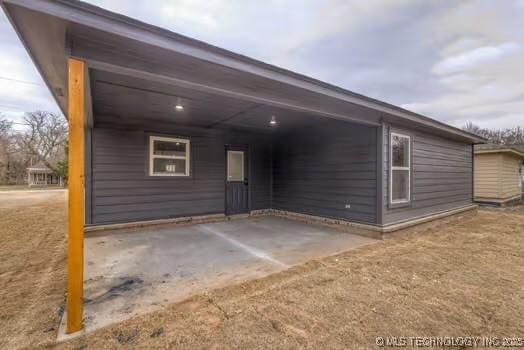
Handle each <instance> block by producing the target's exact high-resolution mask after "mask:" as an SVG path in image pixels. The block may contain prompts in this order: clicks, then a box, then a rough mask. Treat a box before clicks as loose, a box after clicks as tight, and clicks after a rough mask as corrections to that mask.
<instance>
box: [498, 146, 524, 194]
mask: <svg viewBox="0 0 524 350" xmlns="http://www.w3.org/2000/svg"><path fill="white" fill-rule="evenodd" d="M501 160H502V161H501V167H500V180H501V187H502V197H503V198H509V197H513V196H518V195H521V194H522V183H521V178H520V173H519V170H520V164H521V163H522V160H521V159H520V158H517V157H514V156H512V155H509V154H504V155H502V159H501Z"/></svg>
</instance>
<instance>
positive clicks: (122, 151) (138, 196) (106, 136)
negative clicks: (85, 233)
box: [90, 124, 271, 224]
mask: <svg viewBox="0 0 524 350" xmlns="http://www.w3.org/2000/svg"><path fill="white" fill-rule="evenodd" d="M149 135H162V136H174V137H184V138H189V139H190V142H191V147H190V152H191V162H190V166H191V168H190V177H188V178H185V177H150V176H148V161H149V159H148V157H149V155H148V137H149ZM92 142H93V145H92V166H91V169H90V170H91V179H92V180H91V187H92V196H91V216H92V223H93V224H103V223H114V222H129V221H141V220H154V219H161V218H171V217H182V216H191V215H203V214H212V213H224V209H225V208H224V207H225V198H224V196H225V182H224V180H225V145H226V144H248V147H249V156H248V159H249V164H250V167H249V173H248V174H249V177H250V179H249V181H250V182H249V186H250V190H251V191H250V192H251V198H250V209H252V210H253V209H265V208H269V205H270V182H269V180H270V172H269V171H270V170H269V169H270V167H265V166H264V165H265V164H267V163H268V162H269V161H270V159H271V146H270V140H269V137H268V136H263V135H262V136H260V135H250V134H246V133H242V134H237V133H234V132H226V131H221V130H216V129H214V130H210V129H196V128H183V127H174V126H172V125H171V126H167V125H163V124H159V125H153V126H152V125H151V124H149V125H148V126H147V129H144V128H137V129H133V128H130V129H128V130H118V129H113V128H109V127H107V126H103V125H102V126H101V127H95V128H94V129H93V132H92Z"/></svg>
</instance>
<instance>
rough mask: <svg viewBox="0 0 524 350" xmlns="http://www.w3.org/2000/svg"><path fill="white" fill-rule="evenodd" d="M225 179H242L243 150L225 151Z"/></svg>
mask: <svg viewBox="0 0 524 350" xmlns="http://www.w3.org/2000/svg"><path fill="white" fill-rule="evenodd" d="M227 181H244V152H242V151H227Z"/></svg>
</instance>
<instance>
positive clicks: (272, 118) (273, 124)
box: [269, 115, 277, 126]
mask: <svg viewBox="0 0 524 350" xmlns="http://www.w3.org/2000/svg"><path fill="white" fill-rule="evenodd" d="M269 125H271V126H275V125H277V119H276V118H275V116H274V115H272V116H271V120H270V121H269Z"/></svg>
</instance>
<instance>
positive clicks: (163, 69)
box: [0, 0, 485, 143]
mask: <svg viewBox="0 0 524 350" xmlns="http://www.w3.org/2000/svg"><path fill="white" fill-rule="evenodd" d="M0 2H1V4H2V7H3V9H4V11H5V12H6V14H7V15H8V18H9V19H10V21H11V23H12V24H13V26H14V27H15V30H16V31H17V33H18V35H19V36H20V38H21V40H22V42H23V43H24V45H25V46H26V49H27V50H28V52H29V54H30V56H31V57H32V59H33V61H34V63H35V65H36V66H37V68H38V69H39V71H40V73H41V74H42V76H43V78H44V80H45V82H46V84H47V85H48V87H49V89H50V90H51V92H52V94H53V96H54V97H55V99H56V100H57V102H58V104H59V106H60V107H61V109H62V111H64V114H65V111H66V110H67V57H79V58H81V59H84V60H85V61H86V62H87V63H88V66H89V68H90V71H92V72H95V73H96V72H98V74H100V72H106V73H111V74H120V75H122V76H127V77H133V78H137V79H143V80H147V81H154V82H156V83H163V84H171V85H173V86H175V85H176V86H185V87H189V88H191V89H197V90H198V89H200V90H201V91H206V92H213V93H217V94H221V95H223V96H228V97H233V98H236V99H240V100H242V99H244V100H250V101H252V102H257V103H264V104H266V105H272V106H276V107H281V108H288V109H291V110H295V111H299V112H309V113H313V114H317V115H321V116H325V117H331V118H336V119H346V120H351V121H356V122H362V123H367V124H375V125H378V124H380V123H381V122H382V121H386V122H389V123H392V124H401V125H402V124H408V123H409V125H410V126H411V127H413V128H418V129H424V130H426V131H431V132H433V133H435V134H440V135H443V136H446V137H449V138H454V139H458V140H461V141H463V142H469V143H482V142H484V141H485V139H483V138H482V137H479V136H477V135H474V134H471V133H469V132H466V131H464V130H461V129H458V128H455V127H453V126H450V125H448V124H445V123H442V122H439V121H437V120H434V119H431V118H429V117H426V116H423V115H421V114H418V113H414V112H411V111H408V110H405V109H403V108H400V107H398V106H395V105H392V104H389V103H385V102H382V101H379V100H376V99H373V98H370V97H367V96H363V95H360V94H357V93H354V92H352V91H349V90H346V89H343V88H341V87H338V86H334V85H332V84H328V83H325V82H322V81H319V80H317V79H313V78H310V77H307V76H304V75H302V74H298V73H295V72H291V71H289V70H286V69H283V68H280V67H276V66H273V65H270V64H267V63H264V62H261V61H258V60H255V59H252V58H249V57H246V56H243V55H239V54H236V53H233V52H231V51H228V50H224V49H221V48H218V47H216V46H213V45H210V44H207V43H204V42H202V41H198V40H195V39H191V38H188V37H186V36H183V35H180V34H177V33H174V32H171V31H168V30H165V29H162V28H159V27H156V26H153V25H150V24H146V23H143V22H140V21H137V20H135V19H132V18H129V17H126V16H123V15H120V14H117V13H114V12H110V11H107V10H104V9H102V8H99V7H96V6H93V5H90V4H86V3H83V2H80V1H77V0H74V1H73V0H67V1H66V0H0ZM131 53H132V54H131ZM210 76H211V78H210Z"/></svg>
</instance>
